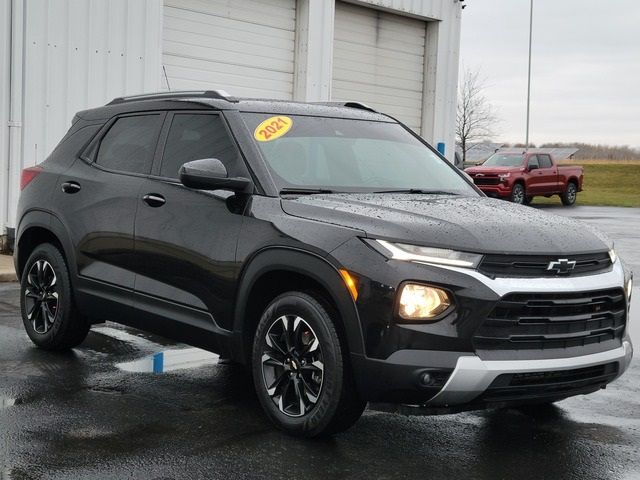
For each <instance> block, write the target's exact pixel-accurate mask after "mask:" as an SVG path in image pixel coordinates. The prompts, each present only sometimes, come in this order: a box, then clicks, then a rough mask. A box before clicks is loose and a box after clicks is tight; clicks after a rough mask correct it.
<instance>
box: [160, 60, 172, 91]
mask: <svg viewBox="0 0 640 480" xmlns="http://www.w3.org/2000/svg"><path fill="white" fill-rule="evenodd" d="M162 71H163V72H164V81H165V82H167V89H168V90H169V91H171V85H169V77H167V68H166V67H165V66H164V65H162Z"/></svg>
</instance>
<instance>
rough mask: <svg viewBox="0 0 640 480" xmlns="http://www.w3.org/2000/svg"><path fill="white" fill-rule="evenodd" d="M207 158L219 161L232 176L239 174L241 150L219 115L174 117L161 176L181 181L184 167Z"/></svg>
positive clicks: (163, 158)
mask: <svg viewBox="0 0 640 480" xmlns="http://www.w3.org/2000/svg"><path fill="white" fill-rule="evenodd" d="M203 158H217V159H218V160H220V161H221V162H222V163H224V165H225V167H227V172H228V173H229V175H230V176H235V175H238V174H239V172H238V159H239V157H238V150H237V148H236V146H235V144H234V143H233V140H232V139H231V138H230V137H229V134H228V132H227V130H226V128H225V126H224V122H223V120H222V118H221V117H220V116H219V115H211V114H188V113H180V114H176V115H174V117H173V120H172V122H171V128H170V130H169V136H168V137H167V144H166V145H165V148H164V155H163V157H162V167H161V168H160V175H161V176H163V177H168V178H178V171H179V170H180V167H181V166H182V165H183V164H185V163H187V162H190V161H191V160H200V159H203Z"/></svg>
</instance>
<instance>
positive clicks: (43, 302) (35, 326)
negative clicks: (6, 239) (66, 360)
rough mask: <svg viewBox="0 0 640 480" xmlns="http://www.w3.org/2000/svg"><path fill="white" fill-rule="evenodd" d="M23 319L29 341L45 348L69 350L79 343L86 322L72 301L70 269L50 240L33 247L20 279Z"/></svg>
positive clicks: (86, 328)
mask: <svg viewBox="0 0 640 480" xmlns="http://www.w3.org/2000/svg"><path fill="white" fill-rule="evenodd" d="M20 306H21V311H22V321H23V323H24V328H25V330H26V331H27V335H29V338H30V339H31V341H32V342H33V343H34V344H35V345H37V346H38V347H40V348H42V349H44V350H55V351H61V350H68V349H70V348H73V347H76V346H78V345H79V344H81V343H82V342H83V341H84V339H85V338H86V336H87V334H88V333H89V328H90V325H89V323H88V322H87V321H86V320H85V319H84V318H83V317H82V316H81V315H79V314H78V312H77V311H76V308H75V305H74V303H73V297H72V292H71V282H70V280H69V270H68V268H67V264H66V262H65V259H64V257H63V256H62V254H61V253H60V251H59V250H58V249H57V248H56V247H55V246H54V245H52V244H49V243H44V244H42V245H39V246H38V247H36V249H35V250H34V251H33V252H32V253H31V256H30V257H29V259H28V260H27V263H26V265H25V268H24V270H23V272H22V278H21V280H20Z"/></svg>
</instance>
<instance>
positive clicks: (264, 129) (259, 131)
mask: <svg viewBox="0 0 640 480" xmlns="http://www.w3.org/2000/svg"><path fill="white" fill-rule="evenodd" d="M292 126H293V120H291V119H290V118H289V117H283V116H282V115H279V116H277V117H271V118H267V119H266V120H265V121H264V122H262V123H261V124H260V125H258V126H257V127H256V129H255V131H254V132H253V136H254V138H255V139H256V140H257V141H259V142H270V141H271V140H275V139H276V138H280V137H281V136H283V135H284V134H285V133H287V132H288V131H289V130H290V129H291V127H292Z"/></svg>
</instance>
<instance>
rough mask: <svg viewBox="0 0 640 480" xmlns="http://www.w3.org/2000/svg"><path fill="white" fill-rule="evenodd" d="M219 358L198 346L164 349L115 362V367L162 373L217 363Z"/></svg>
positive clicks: (128, 370) (130, 370)
mask: <svg viewBox="0 0 640 480" xmlns="http://www.w3.org/2000/svg"><path fill="white" fill-rule="evenodd" d="M219 358H220V357H219V355H216V354H215V353H211V352H207V351H206V350H201V349H199V348H183V349H179V350H165V351H163V352H158V353H154V354H153V355H147V356H146V357H143V358H140V359H138V360H134V361H131V362H122V363H117V364H116V367H118V368H119V369H120V370H123V371H125V372H153V373H164V372H171V371H175V370H184V369H190V368H198V367H202V366H205V365H217V364H218V360H219Z"/></svg>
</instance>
